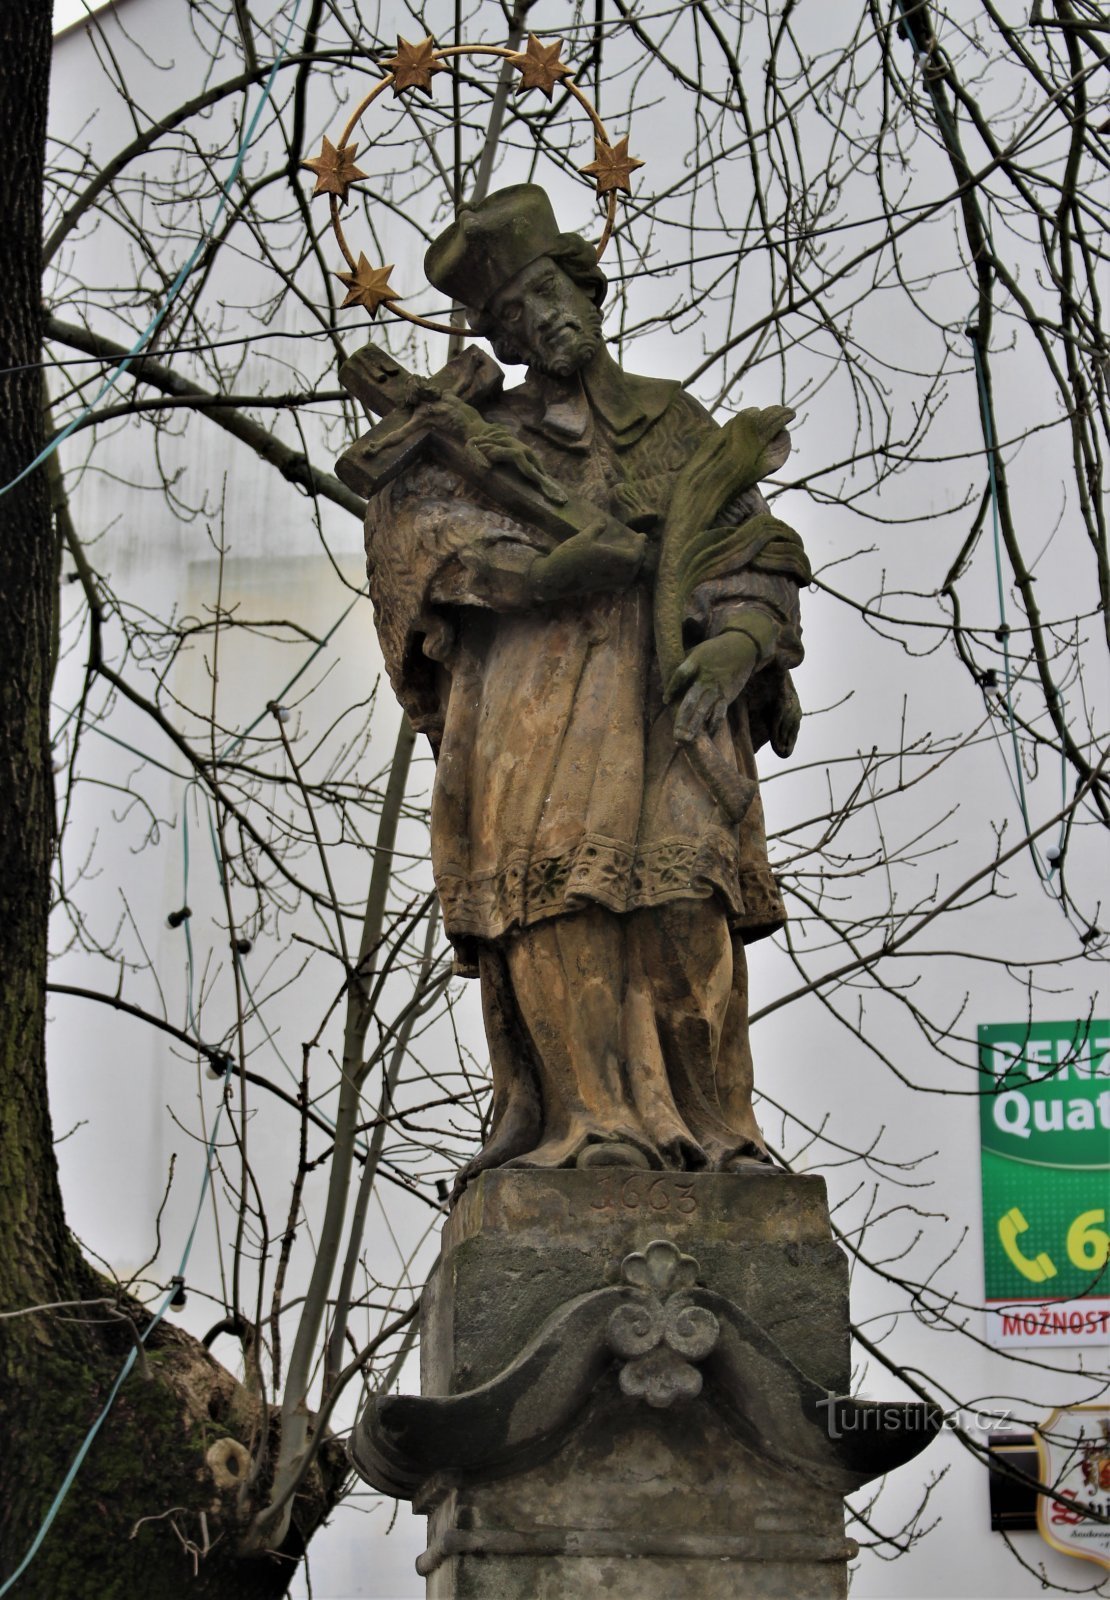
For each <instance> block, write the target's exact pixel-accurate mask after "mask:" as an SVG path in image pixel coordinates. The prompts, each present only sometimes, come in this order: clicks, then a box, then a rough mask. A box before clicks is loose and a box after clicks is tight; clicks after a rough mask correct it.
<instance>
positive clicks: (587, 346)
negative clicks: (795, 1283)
mask: <svg viewBox="0 0 1110 1600" xmlns="http://www.w3.org/2000/svg"><path fill="white" fill-rule="evenodd" d="M425 266H426V271H427V275H428V278H429V279H430V281H431V282H432V283H433V284H434V285H435V286H436V288H438V289H440V290H441V291H443V292H444V293H446V294H447V295H449V296H451V298H452V299H454V300H455V301H457V302H460V303H461V304H462V305H464V306H465V307H466V308H467V314H468V318H469V321H470V325H471V327H472V329H473V331H474V333H475V334H476V335H478V336H480V337H482V338H485V339H488V340H489V341H490V343H491V344H492V346H493V350H494V353H495V355H496V356H497V357H498V358H499V359H500V360H501V361H504V362H507V363H523V364H524V365H525V366H526V367H527V376H526V378H525V380H524V382H523V384H521V385H520V387H519V388H514V389H510V390H507V391H503V390H502V387H501V373H500V370H499V369H498V368H497V367H496V364H495V363H493V362H490V361H489V360H488V357H485V356H484V355H483V354H481V353H480V352H478V351H477V350H473V349H472V350H470V351H468V352H467V355H469V356H471V357H473V358H474V360H473V361H472V362H471V364H470V366H469V367H467V369H466V372H467V374H469V376H464V377H463V378H460V379H458V380H457V381H456V380H455V379H448V378H447V377H445V375H443V374H441V375H440V376H439V378H437V379H433V380H431V381H430V383H425V384H423V385H421V384H418V383H415V382H414V381H413V380H407V379H406V380H405V382H406V383H407V385H408V387H407V389H406V388H405V387H404V385H403V384H402V387H401V390H400V391H398V390H397V389H396V387H394V389H393V390H392V391H391V393H392V394H393V396H394V399H395V400H396V398H397V394H398V392H400V393H401V395H402V397H403V398H402V402H401V404H400V406H399V409H398V411H395V412H394V414H393V416H392V417H391V419H390V425H391V432H390V433H389V436H388V437H387V438H385V439H384V440H383V441H382V442H381V444H379V443H378V442H377V441H375V440H374V435H373V434H372V435H370V436H368V439H367V440H364V441H362V442H361V445H362V447H363V456H364V459H372V458H373V457H374V454H375V452H377V454H378V457H379V459H384V456H383V452H384V453H388V451H389V450H390V449H392V450H394V452H396V450H397V449H398V448H400V449H401V450H402V455H401V456H398V457H397V458H396V459H397V462H398V463H400V465H394V467H393V468H392V469H391V473H390V475H389V476H388V481H387V482H386V485H385V487H383V488H381V489H380V490H379V492H376V493H373V494H372V495H371V499H370V504H369V509H368V512H367V518H366V536H367V554H368V560H369V571H370V592H371V596H372V599H373V602H374V607H375V615H376V618H377V623H378V631H379V636H380V639H381V644H382V649H383V652H384V656H385V662H386V666H387V669H388V672H389V676H390V679H391V681H392V684H393V687H394V689H395V690H396V693H397V695H398V697H399V698H400V700H401V702H402V704H403V705H404V707H405V709H406V710H407V711H408V713H409V715H410V717H411V718H412V720H413V722H414V724H415V726H416V727H417V729H418V730H420V731H422V732H423V733H425V734H426V735H427V736H428V738H429V740H430V741H431V743H432V746H433V748H434V750H435V753H436V759H437V766H436V775H435V785H434V790H433V796H432V821H431V847H432V866H433V870H434V875H435V882H436V887H437V889H438V891H439V896H440V900H441V902H442V907H443V917H444V924H445V927H446V931H447V934H448V935H449V937H450V939H451V941H452V944H453V946H454V949H455V952H456V957H457V964H458V968H459V970H460V971H461V972H463V973H465V974H468V975H471V976H474V975H476V976H478V978H479V979H480V982H481V985H482V1001H483V1011H484V1017H485V1027H486V1033H487V1037H488V1041H489V1050H490V1057H491V1063H492V1070H493V1085H494V1107H493V1116H492V1122H491V1131H490V1136H489V1139H488V1140H487V1142H486V1144H485V1147H484V1148H483V1149H482V1150H481V1151H480V1152H479V1154H478V1155H477V1156H476V1157H475V1158H474V1159H473V1161H471V1162H470V1163H469V1164H468V1166H467V1167H466V1168H464V1171H463V1173H462V1174H461V1179H462V1181H464V1182H465V1180H466V1179H467V1178H468V1177H470V1176H472V1175H473V1174H474V1173H476V1172H479V1171H482V1170H483V1169H485V1168H487V1167H495V1166H502V1165H505V1164H515V1165H517V1166H532V1167H566V1166H575V1165H578V1166H592V1165H612V1166H615V1167H631V1168H635V1167H644V1168H658V1169H666V1170H676V1169H677V1170H695V1169H704V1168H710V1169H717V1170H721V1169H724V1170H729V1171H740V1172H743V1171H747V1172H750V1173H752V1174H753V1175H758V1174H761V1173H773V1172H774V1171H775V1170H776V1169H775V1168H774V1167H773V1166H772V1165H771V1164H770V1160H769V1157H768V1155H767V1151H766V1149H765V1146H764V1144H763V1140H762V1137H761V1134H760V1130H759V1127H758V1125H757V1123H756V1120H755V1117H754V1115H753V1111H752V1059H751V1051H750V1047H749V1042H748V1019H747V1013H748V984H747V963H746V959H745V953H744V946H745V944H746V943H748V942H750V941H751V940H753V939H759V938H762V937H764V936H765V935H767V934H769V933H772V932H774V931H775V929H777V928H778V927H780V926H781V924H782V922H783V920H784V917H785V911H784V908H783V903H782V898H781V896H780V893H779V889H778V887H777V885H776V883H775V880H774V877H773V876H772V873H771V870H770V867H769V865H768V860H767V846H766V839H765V835H764V824H763V814H762V808H761V804H760V800H759V795H758V789H757V785H756V768H755V751H756V750H757V749H759V747H760V746H761V745H763V744H765V743H770V744H771V746H772V748H773V749H774V750H775V752H776V753H777V754H778V755H780V756H787V755H789V754H790V752H791V750H792V749H793V746H794V741H795V738H796V736H797V732H798V726H799V721H800V717H801V712H800V708H799V705H798V701H797V697H796V695H795V693H794V689H793V686H792V683H791V679H790V669H791V668H793V667H795V666H797V664H798V663H799V662H800V661H801V659H802V646H801V639H800V630H799V622H798V592H799V588H800V586H801V585H802V584H804V583H806V582H807V581H808V579H809V567H808V564H807V561H806V557H805V553H804V551H803V549H802V545H801V541H800V539H799V538H798V535H797V534H796V533H795V532H794V531H793V530H792V529H791V528H789V527H787V526H786V525H785V524H784V523H782V522H780V521H779V520H778V519H777V518H776V517H775V516H773V514H772V513H771V512H770V511H769V510H768V508H767V504H766V502H765V500H764V499H763V496H762V495H761V494H760V492H759V490H758V488H757V487H756V484H757V482H758V481H759V480H760V479H761V478H763V477H765V476H766V475H767V474H768V473H769V472H771V471H774V470H775V468H777V467H778V466H779V465H781V463H782V462H783V461H784V460H785V458H786V454H787V452H788V450H789V439H788V436H787V434H786V433H785V432H784V431H783V425H784V423H785V422H786V421H788V420H789V419H790V417H791V415H792V413H791V412H789V411H787V410H786V409H784V408H781V407H780V408H773V409H771V410H765V411H746V412H741V413H740V414H739V416H737V417H734V418H733V419H731V421H730V422H729V423H728V424H726V426H725V427H724V428H723V429H722V428H720V427H718V425H717V424H716V423H715V422H714V421H713V420H712V419H711V418H710V417H709V415H708V414H707V413H706V412H705V410H704V409H703V408H702V407H701V406H700V405H699V404H698V403H697V402H696V401H695V400H693V399H692V398H691V397H690V396H689V395H688V394H686V393H685V392H684V391H683V390H682V388H681V387H680V386H679V384H678V383H677V382H674V381H664V380H661V379H657V378H645V377H637V376H635V375H634V374H632V373H629V372H625V371H624V370H623V369H622V368H621V367H620V366H619V365H618V364H617V363H616V362H615V361H614V360H613V358H612V357H611V356H610V354H609V352H608V350H607V349H606V347H605V343H604V340H603V338H602V333H601V311H600V306H601V302H602V299H603V296H604V294H605V290H606V280H605V277H604V275H603V274H602V272H601V270H600V269H599V267H598V266H597V264H596V260H595V256H594V251H593V249H592V247H591V246H590V245H589V244H588V243H587V242H586V241H585V240H584V239H582V238H580V237H579V236H578V235H576V234H565V233H561V232H560V231H559V228H558V224H557V222H556V220H555V217H554V214H553V212H552V208H551V205H550V202H549V200H548V198H547V195H546V194H545V192H544V191H543V190H542V189H541V188H538V187H537V186H535V185H532V184H518V185H516V186H514V187H512V188H507V189H503V190H501V191H499V192H497V193H494V194H491V195H490V196H488V197H487V198H486V199H485V200H483V201H481V202H479V203H478V204H476V205H473V206H471V207H466V208H463V209H462V210H460V212H459V215H458V217H457V219H456V221H455V222H454V223H452V225H451V226H450V227H449V228H448V229H447V230H446V231H445V232H444V233H443V234H442V235H441V236H440V237H439V238H438V239H436V241H435V242H434V243H433V245H432V246H431V248H430V250H429V251H428V254H427V258H426V262H425ZM369 348H370V350H371V352H373V347H369ZM374 354H375V355H376V356H377V358H378V361H379V367H378V376H379V377H383V376H384V377H385V378H388V379H389V380H390V381H392V382H394V384H395V385H396V383H397V382H399V381H400V380H399V378H398V374H400V373H401V369H400V368H398V367H396V366H395V365H391V364H390V363H389V361H388V359H386V358H384V357H383V356H382V353H381V352H374ZM358 360H359V358H358V357H356V358H355V363H357V362H358ZM482 362H484V363H485V368H484V369H482V370H483V371H485V372H486V376H485V378H482V376H481V373H480V372H479V368H478V366H477V365H476V364H475V363H482ZM449 365H450V364H449ZM490 371H492V374H493V377H492V381H491V379H490V377H489V372H490ZM345 381H347V380H346V378H345ZM468 385H469V387H468ZM349 386H350V387H354V384H353V383H351V384H349ZM405 402H407V405H406V404H405ZM399 418H400V419H401V420H398V419H399ZM375 431H376V432H381V431H382V430H381V429H379V430H375ZM404 438H407V439H408V440H410V441H412V440H422V441H424V442H425V443H430V444H431V446H432V448H430V449H427V448H425V449H415V448H413V449H409V450H408V453H407V454H405V453H404V451H405V447H404V446H403V445H402V446H399V445H398V440H399V439H404ZM437 442H438V444H439V446H440V448H439V449H436V448H435V446H436V444H437ZM358 449H359V447H357V446H356V447H355V449H354V450H353V451H352V452H349V453H348V456H349V457H351V458H353V456H354V455H355V453H356V452H357V451H358ZM349 481H355V480H354V479H353V478H351V479H349ZM363 492H367V491H366V490H365V489H364V490H363ZM529 505H534V506H535V507H536V508H537V509H536V511H535V513H534V514H533V513H532V512H530V511H529V510H528V507H529Z"/></svg>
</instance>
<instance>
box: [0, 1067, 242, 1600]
mask: <svg viewBox="0 0 1110 1600" xmlns="http://www.w3.org/2000/svg"><path fill="white" fill-rule="evenodd" d="M233 1065H234V1063H233V1062H232V1060H231V1058H230V1057H229V1058H228V1064H227V1066H226V1068H225V1069H224V1077H223V1086H222V1092H221V1095H220V1107H219V1110H218V1111H217V1112H216V1118H215V1121H214V1122H213V1124H212V1133H211V1135H210V1137H209V1140H208V1145H207V1147H206V1149H205V1155H204V1177H203V1179H202V1180H201V1186H200V1194H199V1195H198V1196H197V1204H196V1210H195V1211H194V1212H193V1221H192V1226H191V1227H190V1229H189V1234H188V1237H187V1239H186V1241H185V1248H184V1250H183V1251H182V1253H181V1260H180V1262H179V1264H178V1270H177V1273H176V1276H177V1277H180V1278H184V1276H185V1268H186V1266H187V1265H188V1261H189V1256H190V1255H191V1253H192V1249H193V1241H194V1240H195V1239H196V1234H197V1224H198V1223H199V1221H200V1213H201V1207H202V1206H203V1205H204V1199H205V1196H206V1195H207V1193H208V1185H209V1184H210V1183H211V1181H212V1157H213V1155H214V1153H215V1149H216V1135H217V1134H218V1132H219V1129H220V1121H221V1119H222V1117H223V1114H224V1106H225V1105H226V1104H227V1085H228V1080H229V1078H230V1077H231V1071H232V1067H233ZM176 1293H177V1288H176V1286H175V1287H174V1288H172V1289H170V1290H168V1292H167V1294H166V1297H165V1299H164V1300H163V1301H162V1304H161V1305H160V1306H159V1307H158V1310H157V1311H156V1312H155V1314H154V1316H153V1317H152V1318H151V1320H150V1322H148V1324H147V1326H146V1327H145V1328H144V1330H143V1332H142V1333H141V1334H140V1335H139V1343H140V1344H144V1345H145V1344H146V1342H147V1340H148V1339H149V1338H150V1336H151V1334H152V1333H153V1332H154V1330H155V1328H156V1327H157V1326H158V1324H159V1323H160V1322H161V1321H162V1319H163V1317H164V1316H165V1315H166V1312H167V1311H168V1310H169V1307H170V1304H171V1302H172V1300H173V1298H174V1295H175V1294H176ZM138 1354H139V1352H138V1351H137V1350H135V1349H132V1350H130V1351H129V1352H128V1356H127V1360H126V1361H125V1362H124V1363H123V1366H122V1367H121V1368H120V1370H119V1373H118V1374H117V1376H116V1381H115V1382H114V1383H113V1385H112V1387H111V1389H110V1390H109V1391H108V1398H107V1400H106V1401H105V1402H104V1405H103V1408H102V1409H101V1411H100V1415H99V1416H98V1417H97V1419H96V1421H95V1422H94V1423H93V1425H92V1427H91V1428H90V1429H89V1431H88V1433H87V1434H86V1435H85V1437H84V1439H83V1440H82V1442H81V1446H80V1448H79V1449H78V1451H77V1454H76V1455H75V1456H74V1458H73V1460H72V1461H71V1462H70V1464H69V1471H68V1472H67V1473H66V1475H65V1477H64V1478H63V1479H62V1482H61V1485H60V1487H59V1489H58V1492H57V1494H56V1495H55V1496H54V1498H53V1500H52V1501H51V1502H50V1507H49V1509H48V1511H47V1513H46V1515H45V1517H43V1519H42V1522H41V1524H40V1526H39V1531H38V1532H37V1533H36V1535H35V1537H34V1540H33V1541H32V1543H31V1548H30V1549H29V1550H28V1551H27V1554H26V1555H25V1556H24V1557H23V1560H22V1561H21V1562H20V1563H19V1566H18V1567H17V1568H16V1569H15V1571H14V1572H13V1573H12V1575H11V1577H10V1578H8V1579H7V1580H6V1582H5V1583H4V1584H3V1585H2V1586H0V1596H3V1595H6V1594H7V1593H8V1591H9V1590H10V1589H11V1587H12V1585H13V1584H14V1583H15V1582H16V1580H17V1579H18V1578H21V1577H22V1576H23V1574H24V1573H25V1572H26V1571H27V1568H28V1567H29V1566H30V1565H31V1562H32V1561H33V1560H34V1559H35V1557H36V1555H38V1553H39V1550H40V1549H41V1548H42V1542H43V1540H44V1539H45V1538H46V1535H47V1534H48V1533H49V1532H50V1528H51V1524H52V1523H53V1521H54V1519H55V1517H56V1516H57V1515H58V1512H59V1511H60V1510H61V1508H62V1503H63V1501H64V1500H65V1498H66V1495H67V1494H68V1493H69V1491H70V1489H71V1488H72V1487H73V1481H74V1479H75V1478H76V1476H77V1474H78V1472H79V1471H80V1470H81V1465H82V1463H83V1461H84V1459H85V1457H86V1456H87V1455H88V1453H89V1450H90V1449H91V1448H92V1442H93V1440H94V1439H95V1438H96V1436H97V1434H98V1433H99V1432H100V1429H101V1426H102V1425H103V1423H104V1420H105V1418H106V1417H107V1415H108V1413H109V1412H110V1411H111V1409H112V1407H113V1405H114V1404H115V1400H116V1396H117V1395H118V1394H119V1392H120V1389H121V1388H122V1387H123V1383H124V1380H125V1378H126V1377H127V1375H128V1373H129V1372H130V1371H131V1369H132V1367H133V1366H134V1365H135V1362H136V1360H137V1359H138Z"/></svg>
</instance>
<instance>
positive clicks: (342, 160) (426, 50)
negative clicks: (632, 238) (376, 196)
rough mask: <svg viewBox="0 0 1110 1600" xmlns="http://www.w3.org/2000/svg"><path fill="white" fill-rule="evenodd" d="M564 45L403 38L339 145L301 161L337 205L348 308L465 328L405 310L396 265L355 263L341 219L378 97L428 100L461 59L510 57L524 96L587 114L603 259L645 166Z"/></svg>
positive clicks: (334, 221) (445, 328)
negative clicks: (558, 98) (613, 130)
mask: <svg viewBox="0 0 1110 1600" xmlns="http://www.w3.org/2000/svg"><path fill="white" fill-rule="evenodd" d="M562 47H563V41H562V39H556V40H555V41H554V42H553V43H552V44H544V43H543V42H542V41H541V40H540V39H538V38H537V37H536V35H535V34H534V33H530V34H529V35H528V44H527V46H526V48H525V49H524V50H521V51H517V50H510V49H509V48H508V47H507V46H506V45H496V44H454V45H447V46H445V48H444V49H442V50H441V49H440V48H439V46H438V45H437V44H436V43H435V40H434V39H433V38H432V36H431V34H429V35H428V37H427V38H426V39H422V40H421V41H420V42H419V44H410V43H409V42H408V40H407V39H402V38H400V36H398V39H397V54H396V55H395V56H391V57H390V58H389V59H388V60H387V61H386V63H385V65H386V66H387V67H388V68H389V69H390V70H389V71H388V72H387V73H386V74H385V76H384V77H383V78H381V79H380V80H379V81H378V82H377V83H376V84H375V85H374V87H373V88H372V89H371V90H370V92H369V93H368V94H366V95H364V96H363V98H362V99H361V100H360V101H359V103H358V105H357V106H356V107H355V109H354V110H353V111H352V112H351V115H350V116H349V117H348V118H347V121H346V123H345V125H344V128H343V131H342V133H341V134H340V135H339V141H338V143H337V144H334V145H333V144H332V143H331V141H330V140H329V139H325V140H324V143H323V146H322V147H321V150H320V154H319V155H318V156H314V157H313V158H312V159H311V160H310V161H302V162H301V166H302V167H307V168H308V170H309V171H310V172H314V173H315V174H316V187H315V188H314V189H313V191H312V194H313V198H314V199H315V197H316V196H317V195H318V194H326V195H327V196H328V200H329V202H330V205H331V226H332V232H333V233H334V234H335V238H336V242H337V243H338V245H339V248H340V250H341V251H342V252H343V258H344V260H345V261H346V263H347V267H348V271H346V272H340V273H337V274H336V276H337V277H338V278H339V281H340V282H341V283H342V284H344V285H345V286H346V289H347V298H346V299H345V300H344V301H343V305H344V306H352V305H362V306H365V307H366V309H367V311H368V312H369V314H370V316H371V317H375V316H376V315H377V313H378V310H379V308H380V307H381V306H388V308H389V310H390V311H392V312H393V313H394V315H395V316H398V317H403V318H404V320H405V321H406V322H412V323H415V324H416V326H417V327H418V328H430V329H431V331H432V332H433V333H448V334H451V333H457V332H458V331H459V330H458V329H457V328H453V327H451V326H450V325H449V324H446V323H442V322H432V321H430V320H429V319H428V318H427V317H417V316H414V315H413V313H412V312H411V311H405V310H404V308H403V307H402V306H401V304H400V296H399V295H398V293H397V291H396V290H395V289H394V288H393V287H392V285H391V284H390V282H389V274H390V273H391V272H392V271H393V268H392V266H388V267H375V266H372V265H371V263H370V262H369V261H367V259H366V257H365V256H364V255H363V254H362V253H361V251H360V252H359V255H358V259H357V260H356V259H355V256H354V254H353V252H352V250H351V247H350V245H349V244H348V243H347V239H346V236H345V234H344V232H343V228H342V225H341V223H340V221H339V208H340V206H341V205H343V204H344V203H345V201H346V199H347V193H348V190H349V189H350V186H351V184H352V183H357V182H358V181H359V179H361V178H365V177H367V176H368V174H367V173H365V172H363V171H362V170H361V169H360V168H359V167H357V166H356V165H355V155H356V154H357V152H358V148H359V146H358V144H357V143H352V142H351V135H352V134H353V133H354V131H355V129H356V128H357V127H358V125H359V123H360V122H361V120H362V118H363V116H364V115H365V114H366V112H367V111H368V110H369V109H370V107H371V106H372V105H373V103H374V101H375V100H376V99H377V98H378V96H379V95H380V94H383V93H384V92H385V90H386V89H388V88H390V87H392V89H393V92H394V94H396V95H401V94H405V93H407V92H409V91H411V90H414V89H417V90H419V91H420V92H421V93H422V94H426V95H428V96H429V97H430V96H431V93H432V87H431V83H432V74H433V73H436V72H448V71H450V67H449V66H447V65H445V63H448V62H450V61H452V60H454V59H455V58H456V57H462V56H493V57H495V58H497V59H498V60H507V61H509V62H511V63H512V65H513V66H514V67H516V69H517V71H518V72H519V73H520V75H521V82H520V83H519V84H518V86H517V87H518V88H519V89H521V90H524V91H527V90H529V89H539V91H540V92H541V94H544V95H546V96H547V98H548V100H550V99H551V97H552V94H553V93H554V90H555V87H556V85H558V86H560V87H561V88H563V89H565V90H566V91H567V93H568V94H569V95H570V96H571V98H572V99H573V100H574V101H576V102H577V104H578V105H579V106H581V108H582V110H583V111H585V113H586V115H587V116H588V117H589V119H590V122H591V124H592V126H593V133H594V159H593V161H591V162H590V163H589V164H588V165H587V166H585V167H579V169H578V170H579V172H581V173H582V174H583V175H584V176H587V177H592V178H593V179H594V180H595V192H596V193H597V194H599V195H606V196H607V197H608V198H607V200H606V216H605V227H604V228H603V229H602V233H601V238H600V239H599V240H598V242H597V245H596V246H595V249H596V252H597V259H598V260H599V261H600V260H601V257H602V255H603V253H604V251H605V247H606V245H607V244H608V243H609V240H610V238H611V237H612V233H613V224H614V223H615V221H616V217H617V194H618V191H619V190H621V189H623V190H624V191H625V193H626V194H631V192H632V189H631V185H630V183H629V178H630V177H631V175H632V173H633V172H634V171H635V170H636V168H637V167H642V166H643V164H644V163H643V162H642V161H637V160H636V158H635V157H634V156H630V155H629V154H628V138H627V135H626V136H625V137H624V138H623V139H618V140H617V142H616V144H615V145H614V144H611V143H610V140H609V134H608V132H607V131H606V127H605V124H604V123H603V122H602V120H601V118H600V117H599V116H598V114H597V111H596V110H595V108H594V106H593V105H592V104H591V102H590V100H589V99H588V98H587V97H586V95H585V94H583V92H582V90H581V89H580V88H579V87H578V85H577V84H576V83H575V81H574V78H573V76H572V74H571V69H570V68H569V67H568V66H567V64H566V63H565V62H564V61H562V60H560V58H559V52H560V51H561V49H562ZM341 309H342V308H341Z"/></svg>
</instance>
